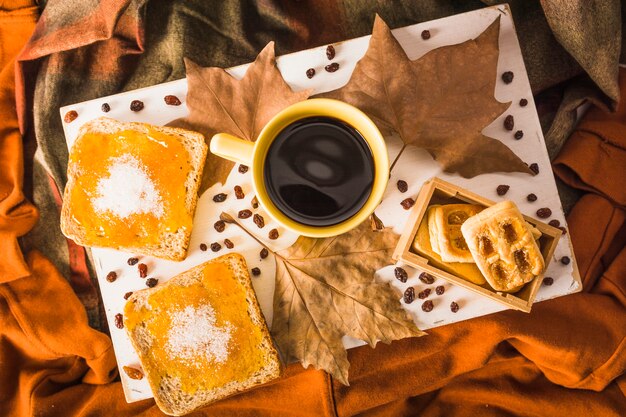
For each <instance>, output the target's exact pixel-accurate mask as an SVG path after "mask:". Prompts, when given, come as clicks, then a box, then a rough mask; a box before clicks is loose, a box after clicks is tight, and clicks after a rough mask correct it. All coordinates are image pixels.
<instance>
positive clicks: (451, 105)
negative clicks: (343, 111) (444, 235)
mask: <svg viewBox="0 0 626 417" xmlns="http://www.w3.org/2000/svg"><path fill="white" fill-rule="evenodd" d="M499 32H500V19H499V18H498V19H496V21H494V22H493V23H492V24H491V25H490V26H489V27H488V28H487V29H486V30H485V31H484V32H483V33H482V34H481V35H479V36H478V37H477V38H476V39H472V40H468V41H466V42H463V43H459V44H456V45H450V46H444V47H441V48H437V49H434V50H432V51H430V52H429V53H427V54H425V55H424V56H422V57H421V58H419V59H417V60H415V61H411V60H409V58H408V57H407V55H406V53H405V52H404V50H403V49H402V47H401V46H400V44H399V43H398V41H397V40H396V38H395V37H394V36H393V34H392V33H391V30H390V29H389V27H388V26H387V25H386V24H385V22H384V21H383V20H382V19H381V18H380V17H379V16H376V20H375V22H374V30H373V32H372V37H371V40H370V43H369V47H368V49H367V52H366V53H365V56H363V58H361V60H360V61H359V62H358V63H357V65H356V67H355V69H354V72H353V74H352V76H351V78H350V81H349V82H348V84H346V85H345V86H344V87H342V88H340V89H338V90H335V91H332V92H329V93H326V94H324V96H325V97H330V98H336V99H339V100H343V101H345V102H348V103H350V104H352V105H354V106H356V107H358V108H360V109H361V110H363V111H364V112H366V113H367V114H368V115H369V116H370V117H371V118H372V119H373V120H374V122H375V123H376V124H377V125H378V126H379V127H380V128H381V130H382V131H389V130H393V131H396V132H397V133H398V135H399V136H400V138H401V139H402V141H403V142H404V145H405V146H406V145H415V146H418V147H420V148H424V149H426V150H427V151H428V152H429V153H430V154H431V155H432V156H433V158H434V159H435V160H437V162H438V163H439V164H440V165H441V166H442V167H443V169H444V171H446V172H458V173H459V174H461V175H462V176H464V177H466V178H470V177H474V176H476V175H479V174H483V173H487V172H498V171H500V172H526V173H529V174H532V172H531V171H530V170H529V169H528V167H527V166H526V165H525V164H524V162H523V161H522V160H521V159H520V158H519V157H518V156H517V155H515V153H513V151H511V150H510V149H509V148H508V147H507V146H506V145H504V144H503V143H502V142H500V141H499V140H496V139H493V138H489V137H487V136H484V135H483V134H482V133H481V132H482V130H483V129H484V128H485V127H486V126H487V125H489V124H490V123H491V122H493V120H494V119H495V118H496V117H498V116H499V115H500V114H502V113H503V112H504V111H505V110H506V109H507V108H508V106H509V104H510V103H500V102H499V101H497V100H496V99H495V97H494V90H495V84H496V79H497V74H496V71H497V63H498V54H499V50H498V35H499ZM403 149H404V148H403Z"/></svg>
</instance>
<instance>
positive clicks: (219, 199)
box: [213, 193, 226, 203]
mask: <svg viewBox="0 0 626 417" xmlns="http://www.w3.org/2000/svg"><path fill="white" fill-rule="evenodd" d="M224 200H226V194H224V193H219V194H215V195H214V196H213V201H215V202H216V203H222V202H224Z"/></svg>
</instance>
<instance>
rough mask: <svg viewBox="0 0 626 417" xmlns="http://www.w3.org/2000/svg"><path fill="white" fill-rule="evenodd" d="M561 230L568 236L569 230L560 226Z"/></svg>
mask: <svg viewBox="0 0 626 417" xmlns="http://www.w3.org/2000/svg"><path fill="white" fill-rule="evenodd" d="M559 229H560V230H561V232H563V234H564V235H566V234H567V229H566V228H565V227H563V226H560V227H559Z"/></svg>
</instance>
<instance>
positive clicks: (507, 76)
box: [502, 71, 514, 84]
mask: <svg viewBox="0 0 626 417" xmlns="http://www.w3.org/2000/svg"><path fill="white" fill-rule="evenodd" d="M513 77H514V74H513V71H506V72H503V73H502V81H504V83H505V84H511V83H512V82H513Z"/></svg>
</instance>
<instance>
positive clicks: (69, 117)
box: [63, 110, 78, 123]
mask: <svg viewBox="0 0 626 417" xmlns="http://www.w3.org/2000/svg"><path fill="white" fill-rule="evenodd" d="M77 117H78V112H77V111H76V110H70V111H68V112H67V113H65V116H64V117H63V121H64V122H65V123H72V122H73V121H74V120H76V118H77Z"/></svg>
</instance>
